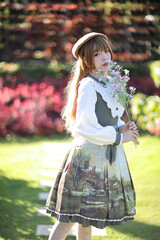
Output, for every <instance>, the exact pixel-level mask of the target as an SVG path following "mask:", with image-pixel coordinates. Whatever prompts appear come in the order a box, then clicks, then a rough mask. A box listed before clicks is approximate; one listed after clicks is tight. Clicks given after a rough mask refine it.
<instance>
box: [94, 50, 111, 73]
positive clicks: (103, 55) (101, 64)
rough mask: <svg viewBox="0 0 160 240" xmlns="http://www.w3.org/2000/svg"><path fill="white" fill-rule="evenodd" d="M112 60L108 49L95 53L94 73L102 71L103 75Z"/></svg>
mask: <svg viewBox="0 0 160 240" xmlns="http://www.w3.org/2000/svg"><path fill="white" fill-rule="evenodd" d="M109 60H111V53H110V51H109V50H108V49H106V50H103V51H99V52H95V53H94V54H93V64H94V67H95V68H94V69H93V70H92V72H93V73H95V72H97V71H98V69H101V70H102V72H103V73H105V72H106V67H107V61H109Z"/></svg>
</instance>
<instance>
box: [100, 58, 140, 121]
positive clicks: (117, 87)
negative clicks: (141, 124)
mask: <svg viewBox="0 0 160 240" xmlns="http://www.w3.org/2000/svg"><path fill="white" fill-rule="evenodd" d="M107 64H108V66H107V69H106V73H105V74H103V75H102V70H101V69H99V70H98V72H97V73H96V74H97V76H98V78H99V80H100V81H103V82H105V83H107V85H108V89H109V93H110V94H111V96H112V97H113V98H114V99H115V100H116V101H118V102H119V103H120V104H121V105H122V106H123V107H124V108H125V111H126V113H127V116H128V120H129V121H130V122H131V115H130V112H129V101H130V99H131V98H132V97H133V95H134V93H135V90H136V88H134V87H130V88H129V90H130V92H129V93H127V82H128V81H129V80H130V78H129V71H128V70H127V69H125V70H123V69H122V66H120V65H118V64H117V63H116V62H113V61H108V62H107Z"/></svg>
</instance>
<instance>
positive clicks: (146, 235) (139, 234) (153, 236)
mask: <svg viewBox="0 0 160 240" xmlns="http://www.w3.org/2000/svg"><path fill="white" fill-rule="evenodd" d="M111 228H112V229H114V230H115V231H117V232H121V233H123V234H127V235H130V236H131V237H132V238H140V239H143V240H159V239H160V226H157V225H152V224H147V223H144V222H139V221H136V220H134V221H132V222H126V223H124V224H122V225H120V226H116V227H111ZM126 239H129V238H126Z"/></svg>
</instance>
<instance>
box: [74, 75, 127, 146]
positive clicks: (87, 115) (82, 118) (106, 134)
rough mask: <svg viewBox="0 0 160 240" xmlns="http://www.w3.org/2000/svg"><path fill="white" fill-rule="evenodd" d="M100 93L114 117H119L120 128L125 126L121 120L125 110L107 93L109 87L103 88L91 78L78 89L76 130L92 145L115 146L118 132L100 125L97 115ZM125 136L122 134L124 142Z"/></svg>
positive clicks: (81, 83)
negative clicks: (96, 106)
mask: <svg viewBox="0 0 160 240" xmlns="http://www.w3.org/2000/svg"><path fill="white" fill-rule="evenodd" d="M96 91H97V92H99V93H100V94H101V96H102V98H103V100H104V101H105V102H106V103H107V106H108V108H110V109H111V114H112V117H116V116H117V117H118V123H117V125H118V127H120V126H122V125H124V124H125V122H124V121H122V120H121V119H120V117H121V116H122V115H123V112H124V108H123V107H122V106H121V105H120V104H119V103H117V102H115V101H114V99H113V98H112V97H111V96H110V95H109V94H108V93H107V87H104V86H102V85H101V84H100V83H98V82H96V81H95V80H93V79H92V78H90V77H86V78H84V79H82V80H81V82H80V85H79V88H78V98H77V112H76V129H77V133H78V134H79V135H81V136H83V137H85V138H86V139H87V140H89V141H90V142H92V143H95V144H98V145H108V144H113V143H114V142H115V140H116V130H115V128H114V127H113V126H106V127H103V126H101V125H100V124H99V123H98V119H97V116H96V113H95V104H96V102H97V94H96ZM122 137H123V134H121V141H120V144H121V142H122Z"/></svg>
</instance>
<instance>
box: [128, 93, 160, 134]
mask: <svg viewBox="0 0 160 240" xmlns="http://www.w3.org/2000/svg"><path fill="white" fill-rule="evenodd" d="M131 113H132V119H133V120H134V121H136V120H137V125H138V127H139V129H141V130H143V131H146V130H147V131H149V132H150V133H152V134H155V135H157V136H158V135H160V97H159V96H147V95H145V94H142V93H137V94H136V95H135V96H134V97H133V98H132V99H131Z"/></svg>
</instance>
